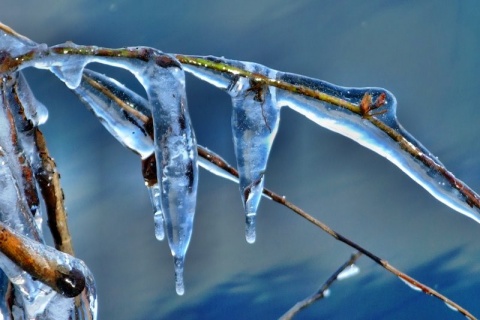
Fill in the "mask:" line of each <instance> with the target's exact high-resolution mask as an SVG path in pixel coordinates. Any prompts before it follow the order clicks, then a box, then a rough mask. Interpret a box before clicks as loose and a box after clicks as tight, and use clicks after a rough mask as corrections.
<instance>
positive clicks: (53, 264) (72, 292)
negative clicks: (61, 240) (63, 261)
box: [0, 222, 85, 297]
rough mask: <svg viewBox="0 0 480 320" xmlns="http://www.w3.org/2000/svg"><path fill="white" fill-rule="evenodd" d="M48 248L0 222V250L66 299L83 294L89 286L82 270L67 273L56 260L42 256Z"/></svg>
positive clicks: (64, 267)
mask: <svg viewBox="0 0 480 320" xmlns="http://www.w3.org/2000/svg"><path fill="white" fill-rule="evenodd" d="M39 246H44V245H43V244H40V243H38V242H36V241H35V240H32V239H29V238H27V237H23V236H20V235H18V234H16V233H15V232H14V231H12V230H11V229H10V228H9V227H7V226H6V225H5V224H3V223H2V222H0V251H2V253H3V254H4V255H5V256H7V257H8V258H9V259H10V260H12V261H13V262H14V263H15V264H16V265H18V266H19V267H20V268H22V269H23V270H25V271H26V272H28V273H29V274H30V275H31V276H32V277H34V278H36V279H38V280H40V281H41V282H43V283H45V284H46V285H48V286H49V287H51V288H52V289H54V290H55V291H57V292H59V293H61V294H63V295H64V296H66V297H75V296H77V295H79V294H80V293H81V292H82V291H83V289H84V287H85V278H84V276H83V274H82V272H81V271H80V270H77V269H75V268H73V269H71V270H67V269H66V266H63V265H59V264H58V262H57V260H56V259H51V258H49V257H47V256H46V255H40V254H39V253H38V250H39V249H38V247H39Z"/></svg>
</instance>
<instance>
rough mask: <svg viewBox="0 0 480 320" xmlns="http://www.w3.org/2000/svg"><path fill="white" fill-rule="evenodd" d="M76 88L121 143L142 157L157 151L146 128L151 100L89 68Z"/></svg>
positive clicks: (81, 97) (79, 95) (75, 90)
mask: <svg viewBox="0 0 480 320" xmlns="http://www.w3.org/2000/svg"><path fill="white" fill-rule="evenodd" d="M73 91H74V92H75V93H76V94H77V95H78V97H79V98H80V100H82V101H83V102H84V103H85V105H87V106H88V107H89V108H90V110H91V111H92V112H93V113H94V114H95V115H96V116H97V117H98V118H99V119H100V122H101V123H102V124H103V125H104V126H105V128H106V129H107V130H108V131H109V132H110V133H111V134H112V135H113V136H114V137H115V138H116V139H117V140H118V141H119V142H120V143H121V144H123V145H124V146H125V147H127V148H128V149H130V150H132V151H134V152H135V153H138V154H139V155H140V156H141V157H142V159H145V158H146V157H148V156H149V155H151V154H152V153H153V144H152V137H151V136H150V135H149V132H147V131H146V129H145V123H146V122H147V121H148V118H149V115H150V114H151V111H150V110H149V109H148V108H147V107H146V106H148V101H146V100H145V99H143V98H141V97H140V96H139V95H137V94H135V93H134V92H132V91H131V90H129V89H128V88H126V87H124V86H123V85H121V84H120V83H119V82H117V81H116V80H114V79H112V78H108V77H106V76H104V75H101V74H99V73H97V72H94V71H91V70H88V69H86V70H84V76H83V79H82V81H81V83H80V85H79V86H78V87H76V88H74V89H73ZM150 134H152V133H150Z"/></svg>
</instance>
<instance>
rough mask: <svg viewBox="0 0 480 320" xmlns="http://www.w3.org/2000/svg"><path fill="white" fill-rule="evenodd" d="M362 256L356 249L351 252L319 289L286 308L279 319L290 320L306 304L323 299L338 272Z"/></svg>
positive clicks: (305, 306) (306, 305)
mask: <svg viewBox="0 0 480 320" xmlns="http://www.w3.org/2000/svg"><path fill="white" fill-rule="evenodd" d="M361 256H362V253H361V252H359V251H357V252H355V253H354V254H352V255H351V256H350V259H348V260H347V261H345V263H344V264H342V265H341V266H340V268H338V269H337V271H335V272H334V273H333V274H332V275H331V276H330V277H329V278H328V279H327V281H325V283H324V284H323V285H322V286H321V287H320V289H318V290H317V291H315V292H314V293H313V294H312V295H310V296H308V297H307V298H305V299H304V300H302V301H299V302H297V303H296V304H295V305H294V306H293V307H292V308H290V310H288V311H287V312H285V314H283V315H282V316H281V317H280V320H290V319H292V318H293V317H294V316H295V315H296V314H297V313H298V312H300V311H301V310H302V309H305V308H307V307H308V306H310V305H311V304H312V303H314V302H315V301H318V300H320V299H323V298H324V297H325V292H326V291H327V290H328V289H329V288H330V286H331V285H332V284H333V283H334V282H335V280H337V278H338V275H339V274H340V273H342V272H343V271H344V270H345V269H347V268H348V267H350V266H351V265H353V264H354V263H355V262H356V261H357V260H358V258H360V257H361Z"/></svg>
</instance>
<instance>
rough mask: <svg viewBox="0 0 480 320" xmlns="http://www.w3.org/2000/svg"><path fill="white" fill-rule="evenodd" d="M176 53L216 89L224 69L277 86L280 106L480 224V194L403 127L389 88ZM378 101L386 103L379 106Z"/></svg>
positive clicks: (224, 83)
mask: <svg viewBox="0 0 480 320" xmlns="http://www.w3.org/2000/svg"><path fill="white" fill-rule="evenodd" d="M176 57H177V59H178V60H179V61H180V62H181V63H183V64H184V65H185V70H186V71H188V72H191V73H192V74H193V75H194V76H196V77H198V78H200V79H202V80H205V81H207V82H209V83H211V84H213V85H215V86H217V87H219V88H225V86H228V82H226V81H225V78H226V76H224V77H223V78H222V77H221V76H220V75H222V74H225V75H228V76H229V77H231V78H235V77H244V78H248V79H251V80H255V81H257V82H260V83H262V84H264V85H268V86H273V87H275V88H277V89H281V90H277V100H278V101H279V104H278V106H279V107H282V106H288V107H290V108H292V109H293V110H295V111H297V112H299V113H301V114H303V115H305V116H306V117H307V118H309V119H311V120H312V121H314V122H316V123H317V124H319V125H321V126H323V127H325V128H327V129H330V130H332V131H335V132H337V133H340V134H342V135H344V136H346V137H349V138H350V139H352V140H354V141H356V142H358V143H359V144H361V145H362V146H364V147H367V148H369V149H371V150H373V151H375V152H376V153H378V154H380V155H382V156H384V157H386V158H387V159H388V160H389V161H391V162H393V163H394V164H395V165H396V166H398V167H399V168H400V169H401V170H402V171H403V172H404V173H406V174H407V175H408V176H409V177H411V178H412V179H413V180H414V181H416V182H417V183H419V184H420V185H421V186H422V187H423V188H425V189H426V190H427V191H428V192H429V193H430V194H431V195H432V196H434V197H435V198H436V199H437V200H439V201H440V202H442V203H444V204H446V205H447V206H449V207H450V208H452V209H454V210H456V211H457V212H459V213H462V214H464V215H466V216H467V217H469V218H471V219H473V220H475V221H477V222H479V223H480V196H479V195H478V194H477V193H475V192H474V191H473V190H472V189H470V188H469V187H468V186H467V185H466V184H465V183H463V182H462V181H460V180H459V179H457V178H456V177H455V176H454V175H453V174H452V173H451V172H449V171H448V170H447V169H446V168H445V166H444V165H443V164H442V163H440V162H439V161H438V160H437V158H436V157H435V156H434V155H433V154H432V153H431V152H429V151H428V150H427V149H426V148H425V147H423V145H422V144H421V143H420V142H418V141H417V140H416V139H414V138H413V137H412V136H411V135H410V134H409V133H408V132H407V131H406V130H405V129H403V127H402V126H401V125H400V124H399V123H398V121H397V119H396V110H395V109H396V99H395V97H394V96H393V95H392V94H391V93H390V92H388V91H387V90H385V89H381V88H347V87H340V86H336V85H333V84H330V83H328V82H326V81H321V80H318V79H313V78H308V77H304V76H300V75H296V74H289V73H282V72H278V74H277V77H275V78H269V77H266V76H264V75H262V74H258V73H254V72H250V71H248V70H245V69H242V68H241V67H239V66H238V65H229V64H227V63H225V62H223V61H222V59H221V58H216V57H196V56H186V55H176ZM199 70H200V71H199ZM202 70H208V72H205V71H202ZM211 74H214V75H215V76H213V77H212V76H211ZM365 94H367V95H368V96H370V98H371V99H370V100H371V102H372V104H371V105H365V104H363V103H362V100H363V98H364V97H365ZM382 95H383V98H380V97H381V96H382ZM381 100H384V102H383V103H378V105H377V102H379V101H381ZM375 109H378V110H375Z"/></svg>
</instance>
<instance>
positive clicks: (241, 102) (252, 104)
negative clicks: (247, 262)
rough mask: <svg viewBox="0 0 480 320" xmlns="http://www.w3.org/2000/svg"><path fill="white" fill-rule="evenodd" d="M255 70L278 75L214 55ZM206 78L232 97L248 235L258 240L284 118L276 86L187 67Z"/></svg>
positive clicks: (265, 69) (227, 61)
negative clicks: (260, 209)
mask: <svg viewBox="0 0 480 320" xmlns="http://www.w3.org/2000/svg"><path fill="white" fill-rule="evenodd" d="M209 58H210V59H212V61H215V62H222V63H224V64H227V65H231V66H234V67H237V68H241V69H243V70H246V71H248V72H251V73H255V74H261V75H263V76H266V77H269V78H275V75H276V72H275V71H273V70H271V69H268V68H267V67H265V66H262V65H259V64H256V63H250V62H239V61H233V60H226V59H220V58H213V57H209ZM185 68H186V70H188V71H193V73H194V74H195V75H200V77H203V79H204V80H205V79H206V80H207V81H209V82H210V83H212V84H214V85H216V86H217V87H219V88H221V89H224V90H225V91H227V93H228V94H229V95H230V96H231V97H232V105H233V111H232V133H233V143H234V147H235V156H236V159H237V169H238V173H239V179H240V194H241V197H242V202H243V206H244V209H245V219H246V230H245V236H246V240H247V242H249V243H253V242H255V238H256V234H255V216H256V214H257V208H258V205H259V203H260V199H261V197H262V192H263V186H264V176H265V170H266V168H267V161H268V156H269V154H270V150H271V148H272V144H273V140H274V139H275V135H276V133H277V130H278V126H279V121H280V108H279V107H278V106H277V103H276V97H275V95H276V91H277V90H276V88H275V87H271V86H267V85H265V84H262V83H261V82H257V81H255V79H248V78H244V77H237V76H232V75H229V74H225V73H220V72H211V71H205V70H202V71H204V73H202V72H201V71H200V72H199V71H198V70H196V69H194V68H192V67H190V66H186V67H185Z"/></svg>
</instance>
